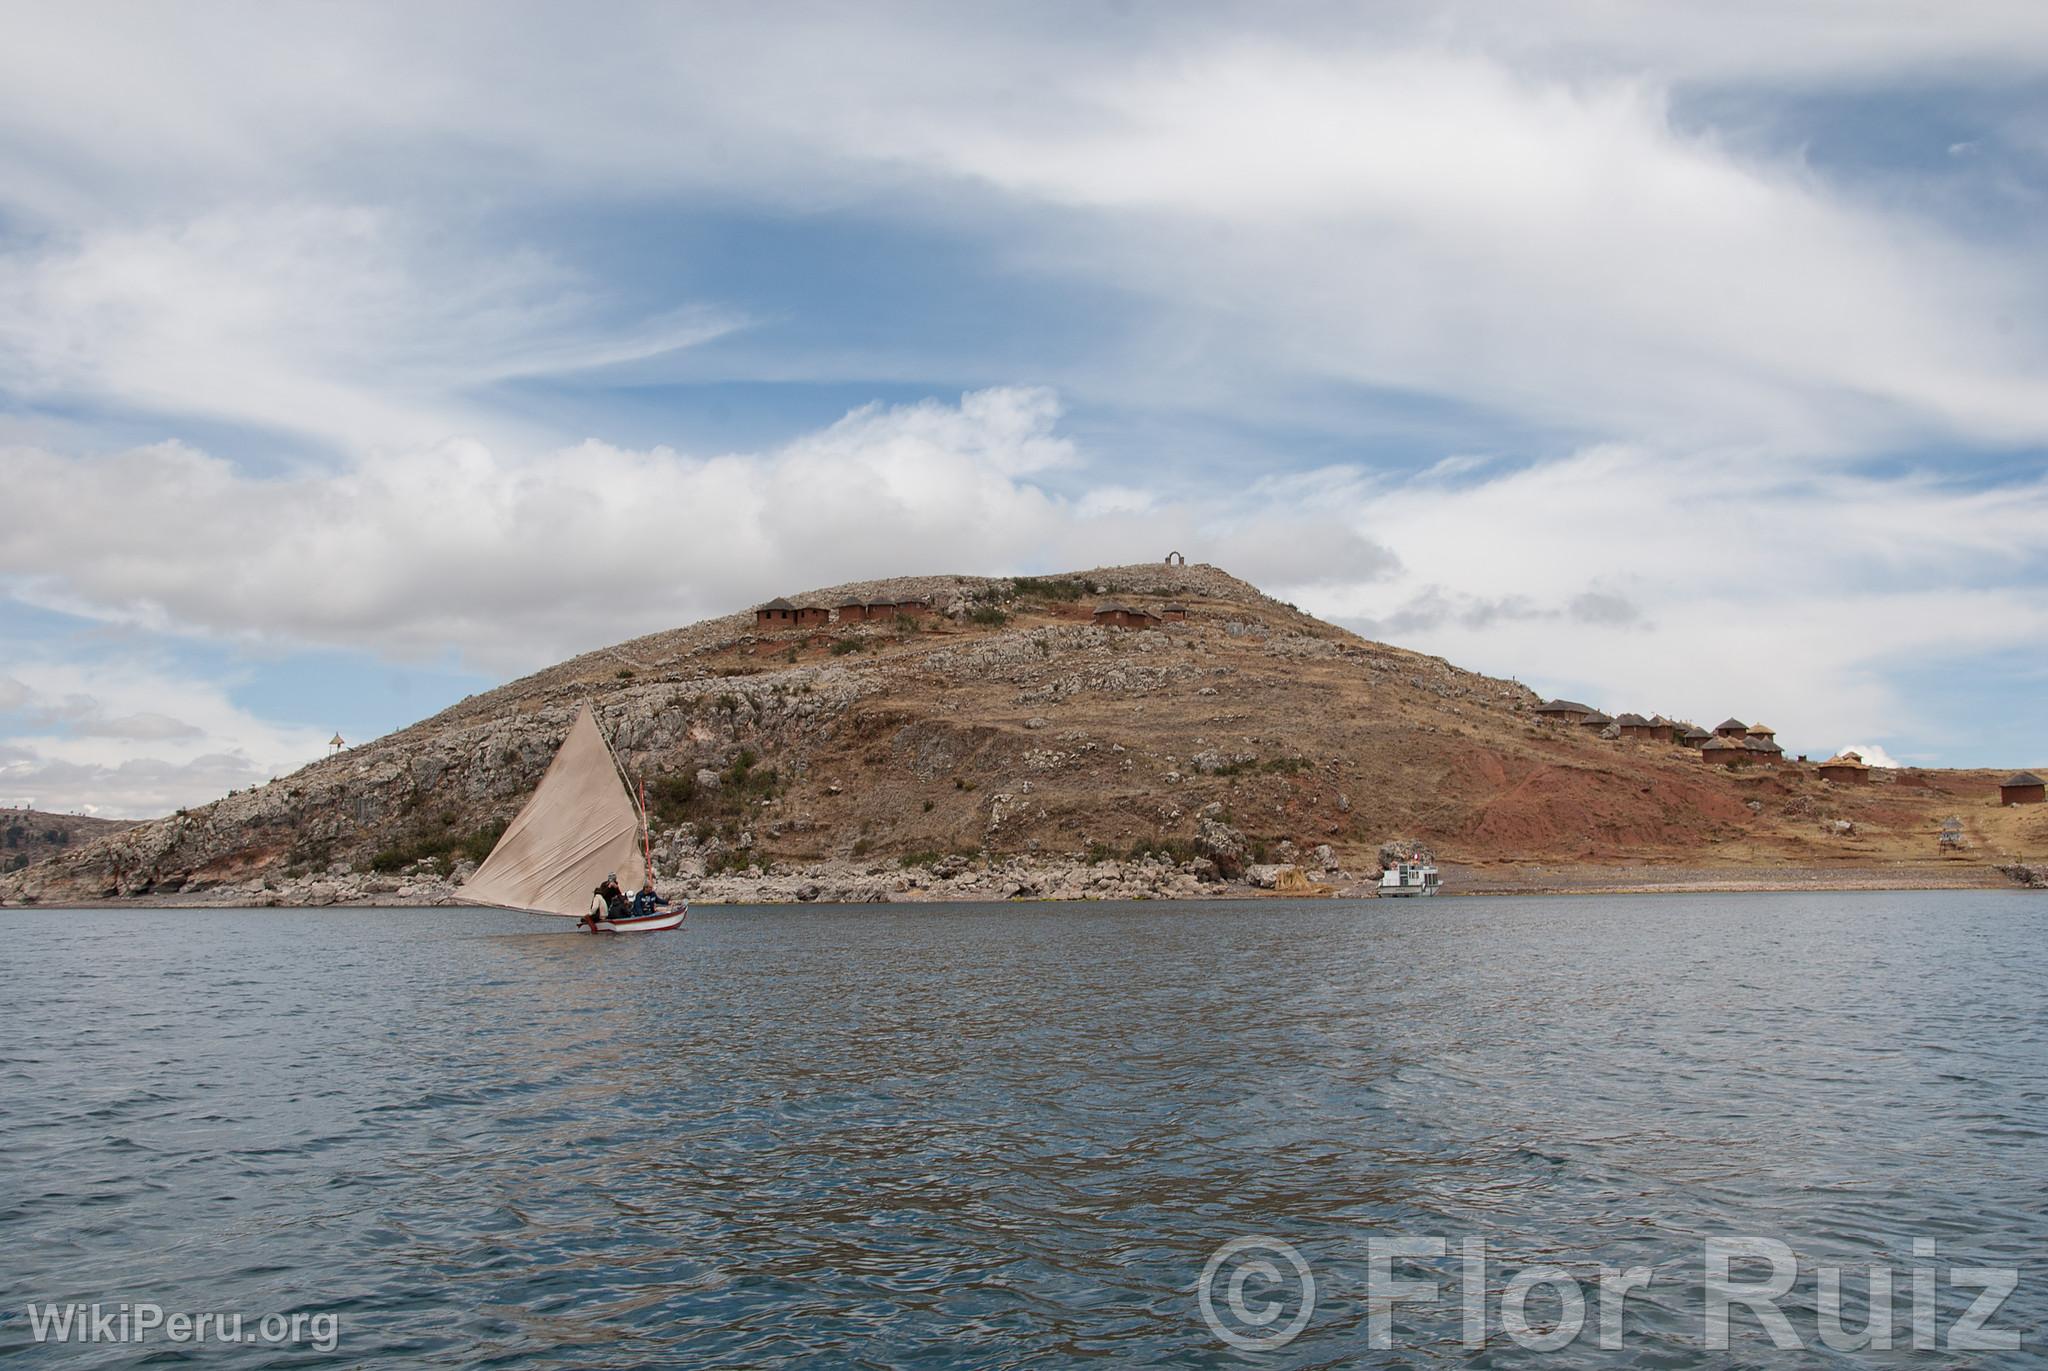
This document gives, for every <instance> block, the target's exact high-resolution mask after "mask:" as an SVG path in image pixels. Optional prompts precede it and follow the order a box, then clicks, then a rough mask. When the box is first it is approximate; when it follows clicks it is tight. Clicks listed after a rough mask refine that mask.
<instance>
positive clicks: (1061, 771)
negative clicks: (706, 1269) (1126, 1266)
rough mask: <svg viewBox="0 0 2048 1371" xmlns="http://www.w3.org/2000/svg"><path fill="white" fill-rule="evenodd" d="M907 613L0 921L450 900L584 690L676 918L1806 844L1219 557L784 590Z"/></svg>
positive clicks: (114, 846) (481, 716) (529, 714)
mask: <svg viewBox="0 0 2048 1371" xmlns="http://www.w3.org/2000/svg"><path fill="white" fill-rule="evenodd" d="M909 595H919V596H923V597H925V598H926V599H928V600H929V601H930V602H931V604H932V606H933V609H934V613H933V614H932V615H931V616H930V617H929V618H928V619H926V620H924V621H918V622H912V621H898V622H893V623H892V622H880V623H864V624H857V625H839V624H834V625H831V626H828V627H821V628H814V629H806V630H785V631H778V632H760V631H757V630H756V629H755V627H754V623H753V616H752V614H751V613H748V614H742V615H730V616H726V617H724V618H720V619H713V620H708V621H705V622H703V623H700V624H695V625H692V626H690V627H687V628H682V629H677V630H673V631H670V632H665V633H660V634H654V635H650V636H648V637H645V638H640V639H636V640H634V641H632V642H628V643H623V644H620V645H618V646H617V647H613V648H607V649H604V650H602V651H598V652H593V653H587V654H585V655H583V656H581V657H577V658H574V659H572V660H570V661H568V662H564V663H561V664H560V665H558V666H554V667H551V668H548V669H547V670H544V671H541V672H538V673H536V674H534V675H532V676H529V677H526V678H524V679H522V680H518V681H514V682H512V683H510V684H508V685H506V686H503V687H501V688H499V689H497V690H493V691H490V692H488V693H486V694H483V695H478V696H474V697H472V698H470V699H467V700H464V701H462V702H461V703H460V704H458V705H456V706H454V707H452V708H450V709H448V710H445V711H443V712H442V713H441V714H439V715H436V716H435V717H433V718H431V719H427V720H425V721H423V722H421V723H419V724H416V725H414V726H412V727H410V728H407V729H405V730H402V731H400V732H398V733H394V734H392V735H390V736H388V737H385V738H382V739H379V740H377V741H376V742H373V743H370V744H367V745H365V746H362V747H359V748H356V749H354V750H352V751H348V752H345V753H343V754H341V755H339V756H337V757H332V758H328V759H325V760H322V761H320V762H317V763H315V764H313V765H311V766H308V767H306V768H304V769H302V770H301V771H298V772H296V773H294V774H292V775H290V776H287V777H284V778H281V779H279V780H277V781H274V782H272V783H271V784H269V785H266V786H262V787H259V788H257V789H254V790H251V791H247V792H243V793H240V794H235V795H230V796H227V797H225V798H224V799H222V800H219V801H217V802H215V803H213V804H210V805H206V806H203V807H200V808H198V809H194V810H192V811H191V812H189V813H180V814H176V815H173V816H170V817H168V818H165V819H161V820H157V821H154V822H151V823H148V824H144V825H140V826H138V827H136V828H133V829H130V830H128V831H125V832H121V833H116V834H112V835H110V836H107V837H103V838H101V839H98V840H96V841H93V842H90V843H86V844H82V845H80V846H77V847H75V848H73V849H72V850H70V851H67V852H66V853H64V854H62V855H61V856H60V857H58V858H57V859H55V860H52V861H46V862H42V863H39V864H37V865H35V866H33V867H30V868H29V869H28V870H25V871H21V872H16V873H14V874H12V875H10V876H5V877H0V900H6V901H10V902H14V901H20V900H24V899H37V900H45V901H67V902H91V901H99V900H107V899H122V898H130V899H147V900H151V901H165V900H169V901H181V902H182V901H201V902H217V903H249V904H261V903H285V904H325V903H337V902H359V901H370V902H377V903H403V902H407V901H431V900H447V899H459V881H460V878H461V877H462V876H463V875H465V874H467V871H468V870H469V869H471V868H472V867H473V865H474V863H475V862H477V861H479V860H481V858H482V857H483V856H484V855H485V854H486V853H487V852H488V851H489V849H490V846H491V844H492V842H493V841H495V839H496V836H497V833H498V831H499V830H500V829H501V828H502V826H503V825H504V823H505V822H506V821H507V820H509V819H510V817H511V816H512V815H513V814H515V813H516V812H517V811H518V809H519V807H520V806H521V805H522V804H523V803H524V802H525V800H526V798H527V796H528V795H529V794H530V793H531V792H532V789H533V787H534V786H535V785H536V784H537V783H538V781H539V779H540V777H541V774H542V773H543V772H544V771H545V769H546V767H547V765H548V762H549V761H550V759H551V758H552V757H553V755H554V751H555V749H556V747H557V746H558V745H559V743H560V741H561V739H562V737H563V736H564V734H565V733H566V731H567V729H568V726H569V723H570V721H571V719H572V718H573V717H574V714H575V711H576V709H577V707H578V705H579V704H580V703H581V702H582V701H584V700H586V699H588V700H591V701H592V702H593V703H594V705H595V707H596V711H597V714H598V718H599V723H600V726H601V727H602V728H603V730H604V731H605V733H606V735H607V736H608V737H609V738H610V739H611V740H612V744H613V747H614V749H615V750H616V752H617V753H618V755H619V759H620V762H621V764H622V766H623V767H624V768H625V770H626V771H627V773H628V774H629V775H630V776H632V777H633V778H635V780H636V781H637V782H640V783H643V784H644V785H645V787H646V794H647V803H648V809H649V811H650V814H651V815H652V820H653V853H654V858H655V862H656V866H657V869H658V871H659V873H660V875H661V878H662V879H663V881H665V882H667V883H668V884H670V885H672V886H677V887H679V888H681V889H683V890H685V891H687V892H688V893H690V894H691V895H692V896H693V897H694V898H697V899H700V900H725V899H787V900H805V899H833V900H865V899H881V898H891V899H901V898H941V897H948V896H961V897H968V898H1008V897H1036V898H1079V897H1088V896H1104V897H1106V896H1157V897H1183V896H1190V895H1198V894H1204V893H1218V892H1222V891H1226V890H1231V889H1237V890H1242V889H1244V888H1246V887H1247V886H1255V887H1259V888H1266V889H1274V890H1296V891H1300V890H1304V889H1306V890H1344V889H1355V888H1358V887H1359V886H1360V884H1361V883H1362V882H1366V881H1369V880H1371V879H1372V878H1373V877H1374V876H1376V874H1377V872H1378V870H1379V865H1380V848H1381V844H1382V843H1383V842H1385V841H1386V840H1388V839H1389V838H1392V837H1395V836H1396V835H1400V836H1401V838H1402V840H1403V842H1406V843H1416V842H1424V843H1428V844H1430V845H1431V846H1433V847H1434V848H1435V849H1436V851H1437V852H1438V854H1439V855H1440V857H1443V858H1447V859H1449V860H1452V861H1466V862H1474V861H1478V862H1485V861H1513V860H1525V859H1530V858H1546V859H1555V858H1558V857H1570V858H1593V859H1599V858H1600V857H1601V856H1602V854H1606V855H1609V856H1611V855H1614V854H1620V853H1625V854H1627V855H1629V856H1631V857H1641V856H1642V855H1643V854H1646V853H1647V854H1655V853H1659V852H1673V853H1685V854H1688V855H1697V853H1698V851H1699V850H1700V849H1701V848H1702V846H1703V845H1708V844H1713V843H1718V842H1724V841H1728V840H1732V839H1738V838H1746V839H1749V840H1751V841H1752V842H1755V841H1759V840H1766V839H1771V838H1773V837H1774V836H1784V835H1789V834H1791V833H1792V831H1793V830H1795V829H1796V830H1797V832H1798V833H1799V834H1805V833H1808V832H1809V831H1810V830H1811V828H1812V824H1811V823H1810V822H1808V820H1807V819H1806V818H1804V817H1794V818H1790V819H1785V820H1784V821H1783V822H1780V815H1779V812H1778V811H1777V810H1774V809H1767V808H1766V806H1765V803H1764V801H1763V800H1762V799H1760V798H1759V797H1758V795H1757V793H1755V792H1756V791H1757V785H1756V784H1755V782H1754V781H1752V780H1750V779H1747V778H1738V777H1730V776H1728V775H1724V774H1719V773H1718V772H1713V771H1709V769H1707V768H1705V767H1703V766H1702V765H1701V764H1700V762H1699V759H1698V758H1697V757H1696V756H1693V755H1691V754H1689V753H1685V752H1683V751H1682V750H1680V749H1676V748H1671V747H1656V746H1639V745H1632V744H1624V743H1617V742H1613V741H1603V740H1601V739H1597V738H1589V737H1586V736H1584V735H1583V733H1582V731H1580V730H1573V729H1558V728H1553V727H1549V726H1545V725H1540V724H1538V723H1537V722H1536V721H1535V719H1534V716H1533V715H1532V713H1531V710H1532V709H1533V706H1534V705H1535V703H1536V699H1535V697H1534V695H1533V694H1532V693H1531V692H1529V691H1528V690H1526V689H1524V688H1523V687H1522V686H1520V685H1519V684H1517V683H1515V682H1512V681H1506V680H1500V679H1496V678H1490V677H1486V676H1482V675H1478V674H1475V673H1472V672H1467V671H1461V670H1459V669H1457V668H1455V667H1452V666H1450V665H1449V664H1447V663H1445V662H1443V661H1441V660H1438V659H1435V658H1429V657H1424V656H1420V655H1418V654H1415V653H1411V652H1406V651H1402V650H1400V649H1397V648H1391V647H1387V646H1384V645H1381V644H1375V643H1370V642H1366V641H1363V640H1361V639H1359V638H1357V637H1355V636H1353V635H1351V634H1349V633H1346V632H1344V631H1342V630H1339V629H1336V628H1334V627H1332V626H1330V625H1328V624H1324V623H1321V622H1319V621H1317V620H1315V619H1313V618H1310V617H1309V616H1307V615H1304V614H1302V613H1300V612H1299V611H1297V610H1295V609H1293V608H1292V607H1291V606H1288V605H1284V604H1281V603H1279V602H1277V601H1274V600H1272V599H1270V598H1269V597H1267V596H1265V595H1263V594H1261V593H1260V592H1259V591H1258V590H1257V589H1256V588H1255V587H1253V586H1250V585H1247V584H1246V583H1244V582H1242V581H1238V580H1236V579H1235V578H1233V577H1230V576H1228V575H1227V574H1225V573H1223V572H1221V571H1219V570H1217V569H1215V568H1212V567H1205V566H1190V567H1165V566H1159V565H1144V566H1136V567H1110V568H1097V569H1095V570H1092V571H1085V572H1077V573H1073V574H1071V575H1070V576H1066V577H1055V578H1041V579H1036V580H1026V581H1016V580H1009V579H1000V578H994V579H992V578H978V577H965V576H949V577H921V578H902V579H897V580H891V581H879V582H866V583H860V584H855V585H847V586H834V587H827V588H825V589H822V590H819V591H815V592H811V593H809V594H807V595H803V596H792V598H795V599H798V600H799V602H803V601H811V600H814V601H817V602H820V603H824V604H828V605H834V604H837V603H838V602H839V601H840V600H843V599H848V598H855V597H858V598H862V599H876V598H883V597H890V598H901V597H905V596H909ZM1106 595H1107V596H1115V597H1116V598H1118V599H1121V600H1124V601H1127V602H1132V603H1136V604H1141V605H1150V606H1154V607H1158V606H1163V605H1164V604H1165V603H1166V601H1167V600H1169V599H1171V600H1174V601H1177V602H1180V603H1184V604H1186V605H1187V607H1188V610H1189V613H1188V617H1187V619H1186V621H1185V622H1174V623H1165V624H1162V625H1161V626H1160V627H1158V628H1155V629H1149V630H1142V631H1126V630H1118V629H1105V628H1101V627H1098V626H1096V625H1095V624H1094V623H1093V622H1092V621H1091V618H1090V610H1091V608H1092V605H1093V603H1094V601H1095V600H1096V599H1097V598H1098V597H1101V596H1106ZM1767 784H1769V785H1778V784H1779V783H1778V782H1775V781H1773V782H1768V783H1767ZM1780 788H1781V789H1782V788H1783V787H1782V786H1780ZM1805 803H1807V807H1808V808H1809V809H1810V808H1811V807H1812V802H1811V801H1810V800H1808V801H1806V802H1805ZM1845 803H1846V801H1845ZM1794 808H1796V806H1792V805H1787V806H1786V807H1785V809H1784V814H1786V815H1790V814H1792V812H1793V810H1794ZM1781 830H1782V833H1781ZM1786 840H1787V841H1791V838H1789V837H1788V838H1787V839H1786ZM1800 841H1808V840H1806V839H1800Z"/></svg>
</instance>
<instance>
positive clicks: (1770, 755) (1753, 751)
mask: <svg viewBox="0 0 2048 1371" xmlns="http://www.w3.org/2000/svg"><path fill="white" fill-rule="evenodd" d="M1730 741H1731V742H1732V741H1733V739H1730ZM1742 749H1743V751H1745V752H1747V753H1748V754H1749V755H1750V757H1751V759H1752V760H1754V761H1759V762H1769V763H1771V764H1772V765H1774V766H1775V765H1776V764H1777V763H1779V762H1782V761H1784V760H1785V749H1784V748H1782V747H1779V746H1778V740H1777V739H1776V738H1773V737H1771V736H1770V735H1769V734H1764V735H1762V736H1761V737H1759V736H1758V735H1757V734H1755V733H1751V734H1749V735H1748V736H1746V737H1745V738H1743V740H1742Z"/></svg>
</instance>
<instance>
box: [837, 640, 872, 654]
mask: <svg viewBox="0 0 2048 1371" xmlns="http://www.w3.org/2000/svg"><path fill="white" fill-rule="evenodd" d="M867 646H868V645H867V642H866V641H865V640H864V639H860V638H834V639H833V640H832V655H833V656H834V657H844V656H845V655H846V654H847V653H849V652H865V651H866V650H867Z"/></svg>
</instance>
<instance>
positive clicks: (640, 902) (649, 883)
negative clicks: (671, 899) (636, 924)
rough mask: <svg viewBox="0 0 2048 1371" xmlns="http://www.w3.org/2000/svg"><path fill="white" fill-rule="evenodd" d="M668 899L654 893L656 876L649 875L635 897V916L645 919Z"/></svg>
mask: <svg viewBox="0 0 2048 1371" xmlns="http://www.w3.org/2000/svg"><path fill="white" fill-rule="evenodd" d="M667 903H668V901H667V900H665V899H663V898H662V897H661V896H659V895H657V894H655V893H654V878H653V877H652V876H649V877H648V878H647V880H646V881H645V882H644V883H643V884H642V885H641V887H640V893H639V894H638V895H635V896H634V897H633V917H634V918H636V919H644V918H646V917H647V916H648V915H649V914H652V913H653V912H654V911H655V910H657V909H659V908H661V906H663V905H665V904H667Z"/></svg>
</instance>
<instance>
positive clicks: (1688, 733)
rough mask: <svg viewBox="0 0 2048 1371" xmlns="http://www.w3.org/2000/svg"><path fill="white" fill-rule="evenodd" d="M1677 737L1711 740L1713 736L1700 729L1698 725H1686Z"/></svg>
mask: <svg viewBox="0 0 2048 1371" xmlns="http://www.w3.org/2000/svg"><path fill="white" fill-rule="evenodd" d="M1678 736H1679V737H1681V738H1711V737H1713V736H1714V735H1713V734H1711V733H1709V732H1707V731H1706V730H1705V729H1704V728H1701V727H1700V726H1699V725H1698V724H1687V725H1686V726H1685V730H1684V732H1682V733H1680V734H1679V735H1678Z"/></svg>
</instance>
